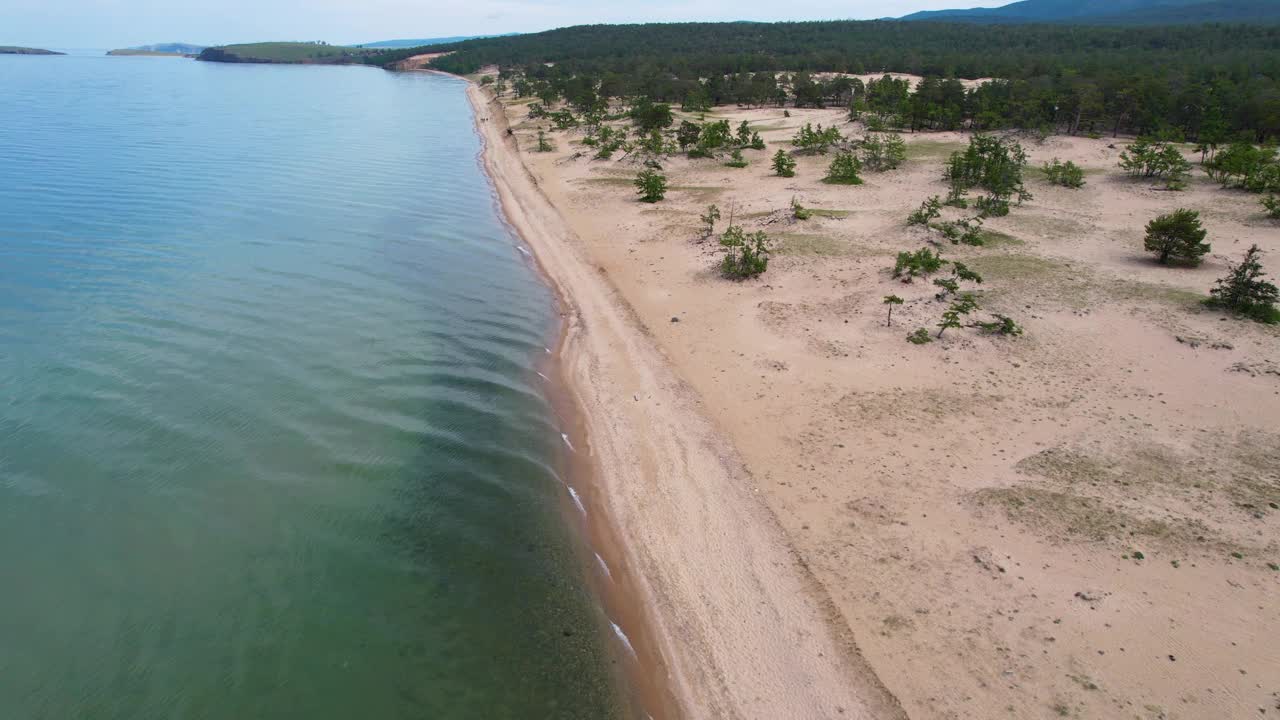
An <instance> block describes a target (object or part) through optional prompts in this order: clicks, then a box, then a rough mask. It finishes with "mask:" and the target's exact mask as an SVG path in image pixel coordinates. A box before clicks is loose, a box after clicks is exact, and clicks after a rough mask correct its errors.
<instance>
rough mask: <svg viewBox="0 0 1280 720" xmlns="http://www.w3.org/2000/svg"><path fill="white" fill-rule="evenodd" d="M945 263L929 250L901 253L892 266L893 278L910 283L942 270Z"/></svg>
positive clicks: (922, 249) (921, 249)
mask: <svg viewBox="0 0 1280 720" xmlns="http://www.w3.org/2000/svg"><path fill="white" fill-rule="evenodd" d="M946 264H947V261H946V260H943V259H942V257H941V256H940V255H938V253H936V252H934V251H932V250H930V249H929V248H920V249H919V250H917V251H915V252H907V251H905V250H904V251H902V252H900V253H898V258H897V260H896V261H894V264H893V276H894V277H895V278H902V282H907V283H909V282H912V281H913V280H915V279H916V278H918V277H924V276H925V275H932V274H933V273H935V272H937V271H939V270H941V269H942V266H943V265H946Z"/></svg>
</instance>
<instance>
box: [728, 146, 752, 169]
mask: <svg viewBox="0 0 1280 720" xmlns="http://www.w3.org/2000/svg"><path fill="white" fill-rule="evenodd" d="M725 165H726V166H727V167H731V168H744V167H746V166H747V159H746V158H744V157H742V150H741V149H740V148H734V149H733V152H731V153H729V162H727V163H725Z"/></svg>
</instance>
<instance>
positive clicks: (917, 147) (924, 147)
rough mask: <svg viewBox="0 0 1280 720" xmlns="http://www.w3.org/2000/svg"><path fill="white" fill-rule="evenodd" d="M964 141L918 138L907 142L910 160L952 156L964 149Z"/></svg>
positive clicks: (938, 158)
mask: <svg viewBox="0 0 1280 720" xmlns="http://www.w3.org/2000/svg"><path fill="white" fill-rule="evenodd" d="M964 148H965V146H964V144H963V143H958V142H947V141H945V140H916V141H914V142H912V141H908V142H907V159H908V160H940V159H944V158H948V157H951V153H953V152H956V151H957V150H964Z"/></svg>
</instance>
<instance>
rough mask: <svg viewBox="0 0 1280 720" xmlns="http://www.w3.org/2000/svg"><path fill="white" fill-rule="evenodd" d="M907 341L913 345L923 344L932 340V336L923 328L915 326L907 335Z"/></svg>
mask: <svg viewBox="0 0 1280 720" xmlns="http://www.w3.org/2000/svg"><path fill="white" fill-rule="evenodd" d="M907 342H909V343H911V344H913V345H924V344H925V343H931V342H933V336H932V335H930V334H929V331H928V330H925V329H924V328H916V329H915V330H913V331H911V333H910V334H908V335H907Z"/></svg>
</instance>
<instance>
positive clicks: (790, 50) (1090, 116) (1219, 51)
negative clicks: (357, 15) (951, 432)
mask: <svg viewBox="0 0 1280 720" xmlns="http://www.w3.org/2000/svg"><path fill="white" fill-rule="evenodd" d="M1277 48H1280V26H1231V25H1202V26H1180V27H1157V28H1124V29H1120V28H1109V27H1083V26H1062V25H1052V26H1049V25H1044V26H1037V25H1030V26H1027V25H1019V26H999V27H991V26H981V25H966V24H943V23H902V22H892V21H870V22H856V21H841V22H809V23H682V24H649V25H593V26H580V27H572V28H564V29H560V30H552V31H549V32H544V33H538V34H534V35H517V36H510V37H501V38H484V39H477V40H468V41H465V42H462V43H455V44H451V45H441V46H433V47H428V48H413V49H411V50H403V51H398V52H397V53H394V54H392V53H388V54H387V55H388V57H391V56H392V55H396V56H397V57H391V59H392V60H394V59H400V58H399V57H398V56H399V55H403V56H405V57H408V56H409V55H412V54H417V53H422V52H439V51H451V54H449V55H447V56H445V57H441V58H438V59H436V60H435V61H434V63H433V65H434V66H435V67H438V68H440V69H442V70H446V71H449V72H454V73H458V74H467V73H472V72H476V71H477V70H479V69H480V68H482V67H487V66H490V65H498V66H500V67H501V68H503V74H504V75H505V76H507V77H508V78H514V77H516V76H519V77H522V78H523V79H524V80H525V81H527V82H530V83H535V84H536V87H535V90H536V91H543V90H547V89H549V90H550V91H551V92H554V93H556V94H557V95H558V96H559V97H562V98H564V99H566V100H568V101H569V102H571V103H578V104H582V103H585V102H590V101H593V100H595V101H599V100H608V99H613V98H636V97H648V98H651V99H652V100H654V101H656V102H667V103H675V104H680V105H682V106H684V107H688V108H697V107H704V106H709V105H716V104H726V103H737V104H744V105H760V104H767V103H785V102H795V103H797V104H800V105H840V106H845V105H846V104H853V103H854V101H855V100H857V99H858V97H857V96H858V88H857V87H856V86H855V85H853V83H852V82H850V81H849V80H847V79H845V80H840V79H836V80H832V79H829V78H828V79H821V78H815V77H814V74H816V73H845V74H867V73H872V74H880V73H883V72H903V73H911V74H916V75H922V76H925V77H926V78H929V79H930V80H929V82H928V83H926V84H925V85H924V87H922V88H921V91H920V92H919V93H907V96H906V97H905V98H904V97H903V96H902V94H901V92H900V91H898V90H896V89H893V88H889V87H885V88H881V90H882V91H884V92H885V93H889V92H890V91H892V93H894V94H893V96H892V97H883V98H869V97H864V98H862V102H863V108H862V109H872V110H874V112H875V113H876V114H878V115H883V116H885V119H886V121H887V122H891V123H893V124H895V125H897V126H899V127H905V128H910V129H953V128H958V127H962V126H963V127H975V128H978V129H995V128H1002V127H1009V128H1025V129H1046V130H1051V131H1058V132H1072V133H1075V132H1109V133H1121V132H1123V133H1133V134H1141V135H1153V136H1162V137H1170V138H1181V139H1186V140H1190V141H1205V140H1206V139H1209V140H1211V141H1213V142H1223V141H1226V140H1231V139H1243V138H1247V139H1251V140H1254V141H1259V142H1261V141H1266V140H1268V139H1277V138H1280V52H1277ZM379 60H381V58H370V59H369V61H370V62H376V61H379ZM389 61H390V60H387V62H389ZM780 73H795V75H790V76H784V77H781V78H779V77H778V76H779V74H780ZM955 78H999V81H998V82H993V83H989V84H987V85H983V86H981V87H979V88H977V89H974V90H965V88H964V87H963V86H962V85H961V84H960V83H959V82H957V81H955V80H954V79H955ZM863 89H864V90H865V86H864V88H863ZM539 94H541V93H539ZM593 96H594V97H593ZM1206 135H1211V136H1213V137H1212V138H1206Z"/></svg>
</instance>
